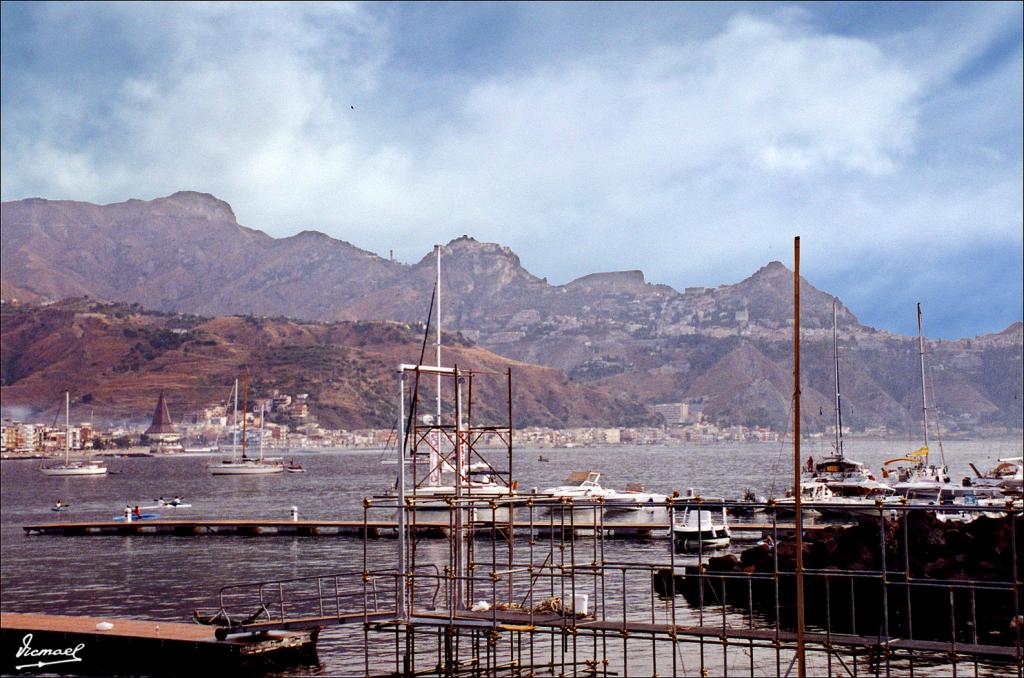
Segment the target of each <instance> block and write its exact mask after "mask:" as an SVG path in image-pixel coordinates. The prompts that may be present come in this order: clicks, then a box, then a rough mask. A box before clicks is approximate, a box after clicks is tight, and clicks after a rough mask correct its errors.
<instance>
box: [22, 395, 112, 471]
mask: <svg viewBox="0 0 1024 678" xmlns="http://www.w3.org/2000/svg"><path fill="white" fill-rule="evenodd" d="M64 431H65V434H64V463H63V464H57V465H55V466H44V467H43V468H41V469H39V470H40V471H42V473H43V475H47V476H102V475H106V473H107V466H106V464H104V463H103V462H101V461H93V460H91V459H90V460H85V461H71V392H70V391H64Z"/></svg>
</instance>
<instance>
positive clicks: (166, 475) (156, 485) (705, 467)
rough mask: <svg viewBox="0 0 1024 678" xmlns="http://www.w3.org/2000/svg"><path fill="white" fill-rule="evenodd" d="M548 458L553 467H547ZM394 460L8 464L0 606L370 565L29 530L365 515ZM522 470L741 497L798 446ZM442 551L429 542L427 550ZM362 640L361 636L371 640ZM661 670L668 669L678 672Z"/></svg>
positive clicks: (357, 559)
mask: <svg viewBox="0 0 1024 678" xmlns="http://www.w3.org/2000/svg"><path fill="white" fill-rule="evenodd" d="M915 447H916V445H915V444H913V443H909V442H905V441H903V442H891V443H887V442H881V441H857V440H855V441H851V442H850V443H849V445H848V447H847V454H848V456H850V457H851V458H854V459H857V460H859V461H862V462H865V463H867V464H869V465H870V466H871V467H872V468H875V469H878V468H879V467H880V466H881V463H882V461H884V460H885V459H889V458H892V457H895V456H900V455H902V454H904V453H906V452H908V451H910V450H912V449H914V448H915ZM1020 449H1021V442H1020V441H1010V442H1006V441H977V442H962V441H956V442H949V443H946V444H945V455H946V461H947V463H948V465H949V467H950V472H951V475H952V476H953V477H954V478H955V479H959V478H961V477H962V476H965V475H972V473H971V471H970V468H969V466H968V463H969V462H974V463H975V465H977V466H978V468H979V469H982V470H985V469H987V468H990V467H991V466H993V465H994V461H995V459H996V458H998V457H1005V456H1012V455H1019V454H1021V452H1020ZM804 450H805V452H804V456H805V457H806V455H807V454H812V455H814V456H815V457H816V458H821V457H823V456H827V454H828V452H829V448H828V447H827V445H826V444H825V443H820V444H815V443H808V444H805V445H804ZM541 453H542V454H543V455H544V457H545V458H547V459H549V460H550V461H548V462H539V461H538V460H537V459H538V455H539V454H541ZM393 455H394V453H393V452H391V453H382V452H380V451H350V450H336V451H328V452H323V453H317V454H309V455H302V454H298V455H295V456H296V458H297V459H299V460H300V461H301V463H302V464H303V465H304V466H305V467H306V469H307V470H308V472H307V473H303V474H280V475H275V476H265V477H259V476H255V477H231V476H212V475H210V473H209V472H208V471H207V470H206V463H207V462H208V461H210V458H208V457H184V456H181V457H155V458H133V459H124V460H120V459H113V460H111V461H110V463H109V466H110V467H111V469H112V470H113V471H119V472H120V473H117V474H116V475H110V476H107V477H100V478H88V477H85V478H53V477H47V476H43V475H42V474H40V473H39V472H38V467H39V461H11V460H6V461H3V462H2V464H0V608H2V610H3V611H17V612H43V613H54V614H80V615H93V616H103V615H110V616H115V615H117V616H137V617H143V618H149V619H154V620H167V621H188V620H189V619H190V617H191V611H192V610H193V609H195V608H210V607H215V606H216V605H215V600H216V593H217V591H218V589H219V588H220V586H222V585H224V584H228V583H236V582H249V581H258V580H265V579H279V578H287V577H300V576H309V575H320V574H329V573H332V572H337V571H341V570H349V569H361V567H362V555H363V550H362V549H363V546H362V541H361V540H358V539H353V538H338V537H331V536H324V537H319V538H317V537H285V536H282V537H173V536H158V537H153V536H137V537H117V536H104V537H100V536H97V537H77V538H67V537H49V536H38V535H35V536H25V535H24V534H23V530H22V529H21V528H22V526H23V525H27V524H31V523H38V522H50V521H55V520H67V521H77V520H108V519H110V518H112V517H113V516H116V515H120V514H121V512H122V510H123V508H124V506H125V504H130V505H133V506H134V505H136V504H139V505H150V504H152V503H153V499H154V498H156V497H158V496H163V497H165V498H169V497H171V496H173V495H180V496H183V497H185V498H186V500H187V501H188V502H190V503H192V504H193V506H194V508H192V509H189V510H184V511H179V512H176V513H171V512H169V511H163V513H164V515H165V516H167V517H174V516H177V517H182V518H185V517H192V518H281V519H284V518H287V517H288V515H289V510H290V508H291V507H292V506H296V507H298V510H299V514H300V517H301V518H304V519H305V518H309V519H317V518H321V519H344V518H350V519H359V518H361V517H362V506H361V500H362V499H363V497H366V496H371V495H374V494H380V493H382V492H383V491H384V490H385V489H386V488H387V487H388V486H390V485H391V484H392V483H393V482H394V474H395V469H396V466H395V465H393V464H391V465H387V464H384V463H382V461H383V460H384V459H388V458H393ZM513 463H514V477H516V478H518V479H519V481H520V487H521V488H530V487H538V488H545V487H549V486H552V485H557V484H560V483H561V481H562V479H564V478H565V476H566V475H568V473H569V472H571V471H574V470H584V469H593V470H600V471H604V472H605V476H604V479H603V482H604V484H605V485H606V486H609V487H615V488H619V489H621V488H623V487H624V486H625V484H626V483H627V482H640V483H643V484H644V485H646V487H647V488H648V489H649V490H653V491H659V492H665V493H669V492H671V491H672V490H676V489H678V490H681V491H685V489H686V488H688V487H694V488H697V490H698V491H700V492H702V493H703V494H705V495H708V496H725V497H728V498H732V497H739V496H740V495H741V494H742V492H743V491H744V490H745V489H746V488H752V489H754V490H755V491H757V492H758V494H770V493H772V492H774V493H776V494H778V493H781V491H782V490H783V489H785V488H786V487H788V485H789V483H788V482H787V479H788V478H789V477H791V471H790V468H791V467H790V466H789V465H790V464H791V463H792V448H791V447H790V446H789V445H784V444H781V443H756V444H755V443H749V444H714V445H699V446H698V445H693V446H683V447H628V446H617V447H608V448H591V449H571V450H552V449H545V450H542V451H538V450H519V451H517V452H516V453H515V456H514V462H513ZM58 498H60V499H61V500H63V501H64V502H65V503H69V504H71V506H72V509H71V510H70V511H68V512H66V513H63V514H57V513H54V512H51V511H50V510H49V509H50V506H52V505H53V503H54V502H55V501H56V500H57V499H58ZM375 517H383V516H375ZM585 541H586V540H583V541H581V542H580V543H581V544H582V543H584V542H585ZM395 544H396V542H395V540H390V539H383V540H379V541H375V542H372V543H371V544H370V547H369V548H370V551H371V557H372V558H373V559H374V563H375V564H376V565H377V566H390V565H392V564H393V563H394V558H395V555H394V554H395ZM442 544H443V542H439V543H438V546H439V547H438V548H435V549H433V551H436V552H437V558H438V559H439V561H440V559H443V558H446V557H447V548H445V547H443V546H442ZM606 548H607V551H606V555H605V557H606V559H608V560H616V561H625V562H637V563H651V562H666V563H667V562H668V541H667V540H655V541H651V542H643V543H641V542H614V541H613V542H608V544H607V546H606ZM430 550H431V549H430V548H429V547H427V548H425V549H424V551H422V552H421V555H422V554H423V553H427V552H430ZM519 553H521V552H519ZM641 588H642V587H641ZM683 605H685V603H683ZM349 634H350V632H345V631H340V630H328V631H325V632H324V634H322V635H321V640H320V643H319V659H320V664H319V665H317V666H308V667H301V668H300V669H297V670H296V672H297V673H302V674H315V673H323V674H335V673H346V672H351V671H353V670H355V669H356V668H357V667H358V668H359V669H360V670H361V667H362V651H361V650H359V651H358V653H353V651H352V650H351V644H350V641H351V638H349V637H348V636H349ZM358 635H359V636H360V638H361V635H362V634H361V633H359V634H358ZM347 648H348V649H347ZM691 660H692V657H691ZM691 667H692V664H691ZM730 670H731V668H730ZM740 670H742V667H741V668H740ZM660 671H661V672H662V673H666V670H665V667H661V668H660ZM748 671H749V669H748Z"/></svg>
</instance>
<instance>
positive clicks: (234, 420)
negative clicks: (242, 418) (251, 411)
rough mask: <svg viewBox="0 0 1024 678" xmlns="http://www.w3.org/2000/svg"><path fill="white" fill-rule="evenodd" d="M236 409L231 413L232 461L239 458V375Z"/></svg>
mask: <svg viewBox="0 0 1024 678" xmlns="http://www.w3.org/2000/svg"><path fill="white" fill-rule="evenodd" d="M234 398H235V409H234V411H233V412H232V413H231V461H236V460H237V458H238V377H235V389H234Z"/></svg>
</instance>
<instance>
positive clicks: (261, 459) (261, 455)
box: [260, 402, 265, 464]
mask: <svg viewBox="0 0 1024 678" xmlns="http://www.w3.org/2000/svg"><path fill="white" fill-rule="evenodd" d="M264 407H265V405H264V403H263V402H260V463H261V464H262V463H263V411H264Z"/></svg>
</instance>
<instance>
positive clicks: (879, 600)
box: [655, 511, 1024, 645]
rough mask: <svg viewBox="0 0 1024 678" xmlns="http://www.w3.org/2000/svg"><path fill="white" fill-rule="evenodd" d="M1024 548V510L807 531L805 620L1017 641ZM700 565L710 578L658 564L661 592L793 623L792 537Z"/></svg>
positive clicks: (862, 631)
mask: <svg viewBox="0 0 1024 678" xmlns="http://www.w3.org/2000/svg"><path fill="white" fill-rule="evenodd" d="M883 545H884V548H883ZM1022 547H1024V518H1022V517H1021V515H1019V514H1017V515H1007V516H1005V517H1002V518H990V517H984V516H982V517H979V518H977V519H976V520H974V521H971V522H969V523H959V522H953V521H950V522H942V521H940V520H938V519H936V518H935V515H934V513H932V512H929V511H908V512H906V513H905V514H904V515H903V516H901V517H899V518H898V519H896V520H887V521H885V522H884V529H880V525H879V522H878V521H877V520H871V519H865V520H862V521H860V522H859V523H858V524H856V525H853V526H850V527H841V526H837V527H834V528H827V529H824V530H820V531H817V532H815V533H813V534H812V533H808V534H807V535H806V536H805V537H804V542H803V560H804V571H805V574H804V600H805V601H806V602H805V619H806V623H807V624H808V625H811V626H817V627H820V628H822V629H828V630H829V631H830V632H832V633H850V634H857V635H863V636H875V635H883V636H887V637H902V638H914V639H918V640H936V641H955V642H956V643H975V644H983V645H985V644H987V645H1014V644H1019V643H1020V642H1021V632H1022V629H1021V625H1022V624H1021V618H1020V615H1021V614H1022V613H1024V599H1022V586H1021V579H1022V571H1021V569H1022V564H1024V561H1022V559H1021V556H1022V555H1024V554H1022V553H1021V548H1022ZM701 571H702V572H703V573H704V574H705V575H706V576H705V577H696V576H693V575H696V574H697V572H698V570H697V567H696V566H688V567H686V568H685V574H680V573H679V571H678V570H677V572H676V574H675V576H674V577H671V576H670V572H669V571H668V570H660V571H659V572H657V573H656V575H655V588H656V590H657V591H658V593H659V594H661V595H669V594H670V593H672V592H673V591H674V592H675V593H677V594H681V595H683V596H684V597H685V598H686V600H687V602H688V603H689V604H690V605H693V606H695V607H699V606H709V605H710V606H717V605H722V604H725V605H728V606H732V607H734V608H736V609H742V610H749V609H751V608H752V609H753V610H754V611H755V612H757V613H760V614H763V615H765V616H766V617H768V618H769V619H773V620H774V619H775V618H776V616H777V617H778V619H779V622H780V624H781V625H782V626H783V627H792V626H793V625H794V624H795V612H796V607H795V597H796V577H795V571H796V545H795V542H793V541H779V542H778V543H777V544H775V545H774V546H772V545H769V544H758V545H757V546H754V547H752V548H749V549H747V550H745V551H743V552H742V553H741V554H740V555H739V556H738V557H737V556H736V555H734V554H729V555H725V556H713V557H710V558H708V559H707V561H706V562H705V563H704V564H703V565H702V566H701ZM776 572H777V573H778V575H779V576H778V577H775V573H776ZM883 573H884V576H883ZM776 581H777V585H776ZM701 582H703V587H702V586H701ZM908 582H909V586H908V584H907V583H908ZM673 587H674V588H673ZM886 612H887V614H886Z"/></svg>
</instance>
